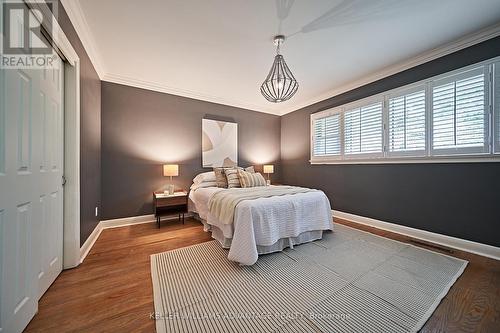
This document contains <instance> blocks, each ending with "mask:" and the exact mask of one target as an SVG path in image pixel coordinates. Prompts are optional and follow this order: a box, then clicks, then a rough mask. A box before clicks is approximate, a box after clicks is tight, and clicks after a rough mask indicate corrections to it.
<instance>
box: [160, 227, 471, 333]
mask: <svg viewBox="0 0 500 333" xmlns="http://www.w3.org/2000/svg"><path fill="white" fill-rule="evenodd" d="M466 265H467V261H464V260H461V259H457V258H453V257H450V256H447V255H443V254H440V253H436V252H432V251H429V250H426V249H422V248H419V247H415V246H412V245H410V244H405V243H401V242H397V241H394V240H390V239H387V238H383V237H380V236H376V235H373V234H370V233H367V232H363V231H360V230H357V229H353V228H349V227H346V226H343V225H338V224H336V225H335V228H334V231H333V232H328V233H325V234H324V237H323V239H322V240H319V241H315V242H312V243H308V244H302V245H299V246H295V247H294V249H286V250H285V251H283V252H279V253H274V254H268V255H263V256H260V257H259V260H258V261H257V263H256V264H254V265H253V266H240V265H238V264H237V263H233V262H230V261H229V260H228V259H227V250H224V249H222V248H221V246H220V245H219V244H218V243H217V241H210V242H207V243H202V244H198V245H194V246H190V247H185V248H181V249H177V250H173V251H169V252H164V253H160V254H155V255H152V256H151V275H152V279H153V292H154V306H155V314H154V317H155V319H156V330H157V332H158V333H163V332H416V331H418V330H419V329H420V328H421V327H422V326H423V325H424V324H425V322H426V321H427V320H428V319H429V317H430V316H431V314H432V313H433V311H434V310H435V309H436V307H437V306H438V304H439V302H440V301H441V300H442V299H443V297H444V296H445V295H446V293H447V292H448V290H449V289H450V287H451V286H452V285H453V283H455V281H456V280H457V279H458V277H459V276H460V275H461V274H462V272H463V271H464V269H465V267H466Z"/></svg>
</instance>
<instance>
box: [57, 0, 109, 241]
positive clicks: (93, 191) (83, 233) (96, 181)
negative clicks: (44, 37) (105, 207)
mask: <svg viewBox="0 0 500 333" xmlns="http://www.w3.org/2000/svg"><path fill="white" fill-rule="evenodd" d="M58 22H59V25H60V26H61V28H62V29H63V31H64V33H65V34H66V36H67V37H68V39H69V41H70V43H71V45H72V46H73V48H74V49H75V51H76V53H77V54H78V57H79V58H80V245H82V244H83V243H84V242H85V240H87V238H88V237H89V235H90V234H91V233H92V231H93V230H94V229H95V227H96V226H97V224H98V223H99V220H100V217H99V216H95V207H99V206H100V201H101V80H100V79H99V76H98V75H97V72H96V71H95V69H94V66H93V65H92V63H91V61H90V59H89V57H88V55H87V52H86V51H85V49H84V47H83V45H82V42H81V41H80V38H79V37H78V34H77V33H76V31H75V29H74V27H73V25H72V24H71V21H70V19H69V17H68V15H67V14H66V11H65V10H64V8H63V6H62V4H61V3H59V7H58Z"/></svg>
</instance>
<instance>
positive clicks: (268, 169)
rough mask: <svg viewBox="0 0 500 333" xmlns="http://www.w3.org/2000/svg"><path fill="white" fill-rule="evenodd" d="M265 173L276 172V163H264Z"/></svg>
mask: <svg viewBox="0 0 500 333" xmlns="http://www.w3.org/2000/svg"><path fill="white" fill-rule="evenodd" d="M264 173H274V165H272V164H266V165H264Z"/></svg>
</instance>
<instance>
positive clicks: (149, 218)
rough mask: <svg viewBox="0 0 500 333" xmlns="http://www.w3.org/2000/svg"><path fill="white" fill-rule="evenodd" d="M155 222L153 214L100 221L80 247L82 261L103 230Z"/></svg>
mask: <svg viewBox="0 0 500 333" xmlns="http://www.w3.org/2000/svg"><path fill="white" fill-rule="evenodd" d="M184 216H185V217H190V216H192V214H191V213H188V214H185V215H184ZM177 218H178V217H177V216H165V217H162V221H167V220H174V219H177ZM153 222H155V223H156V218H155V216H154V215H153V214H150V215H140V216H131V217H124V218H120V219H112V220H103V221H100V222H99V223H98V224H97V226H96V227H95V229H94V231H92V233H91V234H90V236H89V238H87V240H86V241H85V243H83V245H82V247H81V248H80V263H82V262H83V260H85V258H86V257H87V255H88V254H89V252H90V250H91V249H92V246H94V243H95V242H96V241H97V239H98V238H99V236H100V235H101V232H102V231H103V230H104V229H111V228H118V227H125V226H128V225H134V224H142V223H153Z"/></svg>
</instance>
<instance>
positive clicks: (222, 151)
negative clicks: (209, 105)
mask: <svg viewBox="0 0 500 333" xmlns="http://www.w3.org/2000/svg"><path fill="white" fill-rule="evenodd" d="M201 151H202V160H203V167H204V168H210V167H222V166H224V167H226V166H235V165H237V164H238V124H236V123H231V122H226V121H218V120H211V119H203V121H202V139H201Z"/></svg>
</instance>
